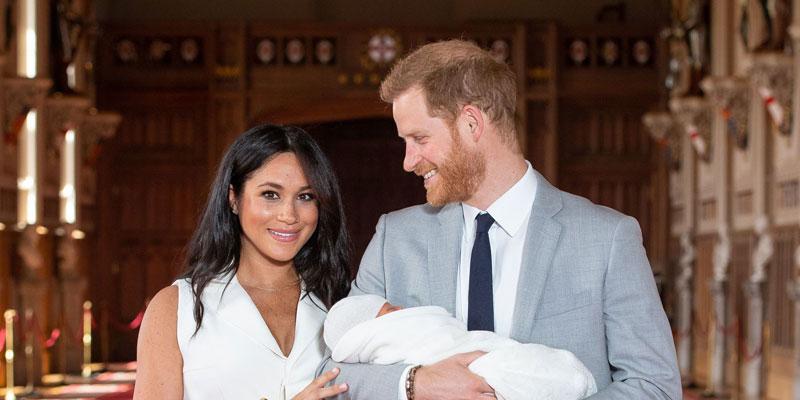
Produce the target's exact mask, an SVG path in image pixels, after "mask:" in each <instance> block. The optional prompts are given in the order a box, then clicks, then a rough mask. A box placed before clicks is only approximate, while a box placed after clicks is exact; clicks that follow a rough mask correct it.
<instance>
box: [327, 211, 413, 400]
mask: <svg viewBox="0 0 800 400" xmlns="http://www.w3.org/2000/svg"><path fill="white" fill-rule="evenodd" d="M385 230H386V215H382V216H381V218H380V219H379V220H378V225H377V227H376V228H375V235H374V236H373V237H372V240H371V241H370V242H369V245H368V246H367V250H366V251H365V252H364V256H363V257H362V258H361V264H360V265H359V267H358V274H357V275H356V280H355V282H353V286H352V287H351V289H350V296H358V295H362V294H376V295H379V296H383V297H386V281H385V274H384V265H383V243H384V237H385ZM406 367H408V365H406V364H393V365H371V364H348V363H337V362H335V361H333V360H331V359H330V358H328V359H327V360H325V361H323V363H322V364H321V365H320V368H319V370H317V376H319V375H320V374H321V373H323V372H325V371H327V370H330V369H332V368H339V369H340V370H341V372H340V373H339V376H337V377H336V380H335V382H334V383H332V384H338V383H347V384H348V385H349V389H348V390H347V392H345V393H343V394H341V395H339V396H338V397H337V399H339V400H344V399H353V400H374V399H396V398H398V395H399V393H398V388H399V382H400V377H401V376H402V374H403V372H404V371H405V369H406Z"/></svg>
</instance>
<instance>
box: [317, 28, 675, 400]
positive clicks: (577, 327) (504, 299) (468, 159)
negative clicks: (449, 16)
mask: <svg viewBox="0 0 800 400" xmlns="http://www.w3.org/2000/svg"><path fill="white" fill-rule="evenodd" d="M381 98H382V99H383V100H384V101H386V102H389V103H391V104H392V113H393V116H394V120H395V122H396V124H397V130H398V133H399V135H400V137H401V138H402V139H403V140H404V141H405V143H406V154H405V159H404V161H403V168H404V169H405V170H406V171H409V172H414V173H415V174H417V175H418V176H420V177H422V178H423V179H424V185H425V189H426V191H427V201H428V204H425V205H420V206H415V207H410V208H407V209H404V210H400V211H395V212H392V213H389V214H386V215H383V216H382V217H381V218H380V220H379V221H378V225H377V228H376V233H375V236H374V237H373V238H372V241H371V242H370V244H369V246H368V248H367V250H366V252H365V253H364V256H363V258H362V260H361V266H360V269H359V272H358V276H357V277H356V280H355V282H354V285H353V288H352V290H351V292H350V295H359V294H365V293H371V294H377V295H379V296H383V297H385V298H387V299H388V301H389V302H391V303H394V304H403V305H405V306H408V307H411V306H421V305H438V306H442V307H444V308H445V309H447V310H448V311H450V312H451V313H452V314H453V315H455V316H456V318H459V319H461V320H462V321H464V322H466V323H467V326H468V328H469V329H471V330H492V331H495V332H497V333H498V334H500V335H503V336H507V337H511V338H512V339H515V340H517V341H520V342H524V343H540V344H544V345H547V346H551V347H555V348H560V349H565V350H569V351H571V352H573V353H574V354H575V355H576V356H577V357H578V358H579V359H580V360H581V361H582V362H583V363H584V364H585V365H586V366H587V367H588V368H589V370H591V372H592V374H593V375H594V377H595V380H596V381H597V386H598V390H599V392H598V393H597V394H596V395H594V396H592V397H591V398H592V399H615V400H620V399H637V400H639V399H673V400H674V399H680V398H681V385H680V378H679V374H678V368H677V363H676V360H675V349H674V346H673V343H672V336H671V332H670V328H669V325H668V323H667V320H666V317H665V315H664V311H663V308H662V306H661V302H660V301H659V298H658V294H657V292H656V287H655V283H654V279H653V276H652V271H651V269H650V266H649V264H648V261H647V257H646V255H645V251H644V248H643V246H642V236H641V231H640V229H639V225H638V223H637V222H636V220H635V219H633V218H631V217H627V216H624V215H622V214H620V213H618V212H616V211H614V210H611V209H609V208H606V207H602V206H598V205H595V204H592V203H591V202H589V201H588V200H586V199H584V198H581V197H577V196H574V195H571V194H568V193H565V192H562V191H559V190H558V189H556V188H555V187H553V186H551V185H550V184H549V183H548V182H547V180H545V179H544V177H542V176H541V175H540V174H538V173H537V172H536V171H534V170H533V168H532V167H531V165H530V164H529V163H528V162H527V161H526V160H525V159H524V157H523V156H522V153H521V151H520V148H519V144H518V143H517V139H516V136H517V134H516V132H515V126H514V113H515V111H514V110H515V106H516V82H515V78H514V76H513V73H512V72H511V70H510V69H509V67H508V66H507V65H505V64H503V63H498V62H496V61H495V60H493V59H492V58H491V57H490V56H489V54H488V53H486V52H485V51H483V50H481V49H480V48H478V47H477V46H475V45H473V44H471V43H469V42H464V41H458V40H453V41H448V42H439V43H434V44H429V45H426V46H423V47H421V48H419V49H418V50H416V51H414V52H413V53H411V54H410V55H408V57H406V58H405V59H404V60H402V61H400V62H398V63H397V65H395V67H394V68H393V69H392V71H391V72H390V73H389V75H388V76H387V77H386V79H385V80H384V82H383V83H382V85H381ZM481 355H482V353H480V352H474V353H467V354H458V355H455V356H453V357H450V358H448V359H445V360H442V361H440V362H438V363H435V364H431V365H425V366H421V367H420V366H413V365H390V366H372V365H361V364H336V363H334V362H332V361H329V362H327V363H326V364H325V365H323V366H322V369H330V368H332V367H333V366H337V367H340V368H341V373H340V375H339V378H338V379H339V380H340V381H341V382H347V383H348V384H349V385H350V390H349V392H348V393H347V394H345V395H344V396H347V398H352V399H369V400H378V399H380V400H384V399H395V398H398V399H401V400H402V399H406V398H408V399H410V400H429V399H480V398H493V397H494V393H493V390H492V388H491V387H490V386H489V385H487V384H486V382H485V381H483V380H482V379H481V378H480V377H478V376H477V375H474V374H472V373H471V372H470V371H469V370H468V369H467V366H468V365H469V364H470V363H471V362H472V361H473V360H474V359H475V358H477V357H479V356H481Z"/></svg>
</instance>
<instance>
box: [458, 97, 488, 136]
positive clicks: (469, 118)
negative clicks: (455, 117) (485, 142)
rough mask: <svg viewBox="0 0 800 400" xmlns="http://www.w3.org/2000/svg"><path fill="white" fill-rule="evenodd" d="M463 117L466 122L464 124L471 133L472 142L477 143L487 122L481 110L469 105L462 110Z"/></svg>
mask: <svg viewBox="0 0 800 400" xmlns="http://www.w3.org/2000/svg"><path fill="white" fill-rule="evenodd" d="M461 116H462V118H463V121H464V122H463V123H464V124H465V125H466V128H467V130H468V131H469V134H470V137H471V138H472V141H473V142H477V141H478V140H480V138H481V136H483V132H484V130H485V128H486V125H485V120H484V118H483V117H484V116H483V113H482V112H481V110H480V109H479V108H478V107H475V106H474V105H471V104H467V105H465V106H464V107H463V108H462V109H461Z"/></svg>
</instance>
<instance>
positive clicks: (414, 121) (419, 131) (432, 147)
mask: <svg viewBox="0 0 800 400" xmlns="http://www.w3.org/2000/svg"><path fill="white" fill-rule="evenodd" d="M426 104H427V103H426V101H425V95H424V94H423V93H422V91H421V90H419V89H417V88H412V89H409V90H408V91H406V92H405V93H403V94H401V95H400V96H398V97H397V98H396V99H395V101H394V102H393V103H392V114H393V116H394V120H395V123H396V124H397V132H398V134H399V136H400V137H401V138H402V139H403V140H404V141H405V143H406V154H405V158H404V160H403V169H405V170H406V171H408V172H413V173H415V174H417V175H418V176H421V177H423V179H424V180H425V190H426V192H427V200H428V203H430V204H431V205H434V206H442V205H444V204H447V203H451V202H458V201H467V200H469V198H470V197H472V195H473V194H474V193H475V191H476V190H477V188H478V186H479V185H480V183H481V182H482V181H483V177H484V175H485V169H486V164H485V160H484V158H483V155H482V154H481V153H480V152H479V151H478V150H477V148H474V147H473V146H470V145H469V144H468V143H466V142H465V140H464V138H463V136H466V137H467V138H469V134H468V133H464V134H463V136H462V133H461V132H460V131H459V123H458V121H457V122H456V123H455V124H452V125H451V124H450V123H448V122H447V121H445V120H443V119H442V118H438V117H432V116H430V115H429V114H428V108H427V105H426ZM464 129H465V128H464Z"/></svg>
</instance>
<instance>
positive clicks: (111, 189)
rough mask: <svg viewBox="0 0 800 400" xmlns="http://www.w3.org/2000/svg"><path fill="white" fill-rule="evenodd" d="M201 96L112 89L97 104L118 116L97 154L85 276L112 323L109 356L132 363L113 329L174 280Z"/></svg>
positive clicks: (128, 342)
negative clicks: (93, 241)
mask: <svg viewBox="0 0 800 400" xmlns="http://www.w3.org/2000/svg"><path fill="white" fill-rule="evenodd" d="M206 98H207V97H206V96H205V94H204V93H197V92H180V91H177V92H173V93H169V94H165V93H159V92H139V93H130V94H127V93H124V92H116V94H115V95H114V96H108V97H106V98H104V99H102V101H103V103H102V106H103V107H104V108H110V109H117V110H120V111H121V114H122V116H123V121H122V123H121V124H120V127H119V130H118V133H117V135H116V136H115V138H114V139H113V140H112V141H110V142H109V143H108V144H107V145H106V146H105V147H104V152H103V154H102V156H101V165H102V168H100V171H99V182H100V185H102V187H105V188H107V189H106V190H101V191H100V193H101V194H100V198H99V201H100V208H101V209H100V222H101V226H100V227H99V232H98V234H99V240H100V249H101V251H100V263H99V265H98V268H95V269H94V270H93V273H92V283H93V296H95V298H96V300H97V304H98V305H99V307H100V310H101V311H102V312H105V311H108V315H109V316H110V318H112V319H114V320H113V321H111V323H110V324H109V325H110V329H111V330H110V332H109V336H110V339H111V343H110V344H111V348H110V353H111V354H110V356H111V358H113V359H119V360H130V359H134V358H135V349H136V346H135V340H136V332H134V331H127V332H126V331H124V330H123V331H115V330H114V328H119V327H120V325H119V323H120V322H128V321H130V320H131V319H133V318H134V317H135V316H136V314H137V313H138V312H139V311H140V310H141V309H142V307H143V306H144V304H145V302H146V300H147V299H149V298H150V297H152V296H153V295H154V294H155V293H156V292H157V291H158V290H159V289H161V288H162V287H165V286H167V285H169V284H170V283H171V282H172V280H173V279H174V278H175V276H176V275H177V273H178V271H179V270H180V268H181V267H180V261H181V258H180V254H181V252H182V251H183V249H184V247H185V245H186V242H187V241H188V239H189V236H190V235H191V233H192V231H193V229H194V226H195V224H196V221H197V217H198V215H199V212H200V208H201V207H202V205H203V204H204V202H205V198H206V194H207V191H208V179H209V178H208V177H209V173H208V171H207V165H208V163H207V157H208V149H207V142H208V135H207V131H208V129H207V112H206V110H207V101H206ZM115 293H125V296H118V295H115ZM114 322H116V323H114ZM101 340H103V339H101Z"/></svg>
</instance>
